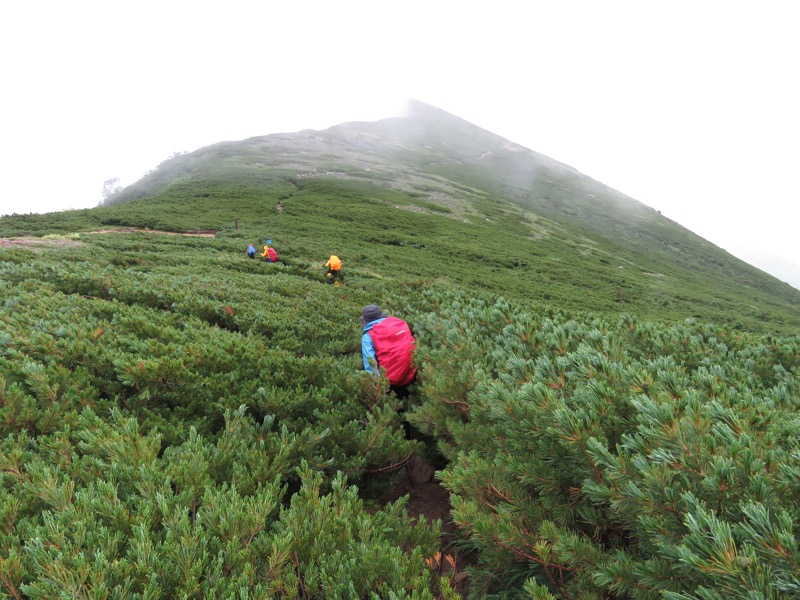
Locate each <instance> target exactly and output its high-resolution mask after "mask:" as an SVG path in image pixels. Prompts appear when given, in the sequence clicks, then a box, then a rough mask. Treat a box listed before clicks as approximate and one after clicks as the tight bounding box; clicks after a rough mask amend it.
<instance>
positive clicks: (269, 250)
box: [267, 248, 278, 262]
mask: <svg viewBox="0 0 800 600" xmlns="http://www.w3.org/2000/svg"><path fill="white" fill-rule="evenodd" d="M267 254H268V255H269V259H270V260H271V261H272V262H278V253H277V252H275V249H274V248H267Z"/></svg>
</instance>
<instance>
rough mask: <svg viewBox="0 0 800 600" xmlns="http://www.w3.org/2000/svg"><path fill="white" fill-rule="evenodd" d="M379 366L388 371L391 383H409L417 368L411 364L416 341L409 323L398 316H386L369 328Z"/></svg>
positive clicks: (412, 379) (387, 375) (387, 374)
mask: <svg viewBox="0 0 800 600" xmlns="http://www.w3.org/2000/svg"><path fill="white" fill-rule="evenodd" d="M368 333H369V337H371V338H372V345H373V346H375V357H376V358H377V362H378V367H379V368H382V369H384V370H385V371H386V377H387V378H388V379H389V383H390V384H391V385H408V384H409V383H411V382H412V381H414V376H415V375H416V374H417V370H416V369H415V368H414V367H413V366H412V365H411V356H412V355H413V353H414V348H415V346H416V342H415V341H414V336H412V335H411V330H410V329H409V327H408V323H406V322H405V321H403V320H401V319H398V318H396V317H386V318H385V319H384V320H383V321H381V322H380V323H375V324H374V325H373V326H372V329H370V330H369V332H368Z"/></svg>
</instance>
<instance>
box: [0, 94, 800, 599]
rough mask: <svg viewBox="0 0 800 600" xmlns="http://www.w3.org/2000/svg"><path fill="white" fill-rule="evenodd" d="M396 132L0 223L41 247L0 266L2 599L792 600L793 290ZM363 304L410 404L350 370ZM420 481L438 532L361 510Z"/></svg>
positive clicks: (182, 166)
mask: <svg viewBox="0 0 800 600" xmlns="http://www.w3.org/2000/svg"><path fill="white" fill-rule="evenodd" d="M417 110H418V113H417V114H416V116H412V117H410V118H408V119H390V120H387V121H381V122H378V123H371V124H367V123H356V124H346V125H342V126H340V127H335V128H332V129H330V130H327V131H324V132H301V133H297V134H285V135H276V136H267V137H262V138H253V139H250V140H245V141H242V142H231V143H222V144H217V145H215V146H211V147H208V148H204V149H201V150H198V151H197V152H194V153H191V154H187V155H182V156H177V157H174V158H173V159H170V160H169V161H167V162H165V163H164V164H162V165H160V166H159V168H158V169H157V170H156V171H154V172H153V173H151V174H150V175H148V176H147V177H145V178H144V179H143V180H142V181H141V182H139V183H138V184H137V185H135V186H132V187H131V188H128V189H127V190H125V191H124V192H123V193H122V194H120V195H119V196H118V197H116V198H115V199H114V201H113V202H111V203H109V204H108V205H107V206H103V207H99V208H96V209H92V210H83V211H70V212H66V213H57V214H50V215H17V216H12V217H7V218H3V219H2V220H0V236H21V235H27V236H33V237H31V239H29V240H20V239H15V240H12V239H0V303H1V304H0V306H2V310H1V311H0V595H3V596H8V597H13V598H55V597H66V596H69V597H76V598H82V597H96V598H109V597H113V598H145V597H147V598H181V597H186V598H211V597H217V598H233V597H247V598H254V599H262V598H263V599H272V598H297V597H325V598H389V597H393V598H398V599H400V598H422V599H429V598H430V599H433V598H453V599H456V598H458V597H459V596H460V595H461V596H468V597H471V598H520V597H527V598H536V599H545V598H554V597H555V598H578V597H581V598H613V599H619V600H623V599H628V598H630V599H634V598H635V599H643V600H644V599H646V600H650V599H653V600H655V599H656V598H664V597H670V598H699V597H703V598H709V599H712V598H713V599H714V600H723V599H724V598H734V597H763V598H768V597H791V596H793V595H796V594H797V591H798V590H800V579H798V576H797V569H796V565H797V564H800V546H798V544H797V539H800V537H798V534H800V532H798V527H797V523H800V509H798V505H797V502H796V498H797V497H798V494H800V483H798V482H800V477H798V474H799V473H800V417H798V415H800V378H799V377H798V374H800V338H798V337H797V335H796V331H797V330H798V329H797V326H798V316H797V310H796V308H797V303H798V293H797V292H796V291H794V290H793V289H792V288H790V287H788V286H786V285H784V284H781V283H779V282H777V281H776V280H774V279H773V278H771V277H769V276H766V275H764V274H763V273H761V272H759V271H757V270H756V269H752V268H750V267H748V266H747V265H744V264H743V263H741V262H740V261H737V260H735V259H733V258H732V257H730V256H728V255H727V254H726V253H724V252H721V251H720V250H719V249H716V248H714V247H713V246H711V245H710V244H708V243H707V242H705V241H703V240H701V239H699V238H697V237H696V236H694V235H693V234H691V233H690V232H688V231H686V230H685V229H683V228H681V227H679V226H677V225H676V224H674V223H672V222H670V221H668V220H666V219H663V218H662V217H661V216H660V215H658V214H657V213H656V212H655V211H652V210H650V209H648V208H646V207H644V206H642V205H641V204H639V203H636V202H635V201H633V200H631V199H629V198H626V197H624V196H620V195H619V194H617V193H615V192H614V191H613V190H609V189H607V188H605V187H603V186H601V185H600V184H597V183H596V182H592V181H591V180H589V179H587V178H585V177H583V176H581V175H580V174H578V173H576V172H575V171H573V170H571V169H569V168H568V167H565V166H563V165H560V164H558V163H556V162H554V161H552V160H550V159H547V158H545V157H541V156H539V155H536V154H535V153H533V152H530V151H528V150H525V149H523V148H520V147H518V146H515V145H513V144H511V143H509V142H507V141H505V140H501V139H500V138H497V137H496V136H493V135H491V134H490V133H488V132H485V131H482V130H480V129H477V128H474V127H473V126H471V125H469V124H468V123H465V122H464V121H462V120H460V119H456V118H455V117H451V116H449V115H444V114H442V113H440V112H439V111H436V110H434V109H430V108H429V107H423V106H417ZM419 111H421V112H419ZM278 207H281V208H282V210H280V211H279V210H278ZM137 227H138V228H150V229H149V230H147V231H134V230H133V228H137ZM196 230H215V232H216V234H215V235H214V236H212V237H200V236H192V235H167V234H166V232H190V231H196ZM267 237H268V238H271V239H272V240H273V241H274V246H275V247H276V249H277V250H278V252H279V254H280V258H281V261H280V262H279V263H277V264H268V263H264V262H261V261H259V260H250V259H247V258H246V257H245V255H244V250H245V246H246V244H247V243H248V242H255V243H257V244H258V245H260V242H261V241H262V240H264V238H267ZM331 253H336V254H338V255H340V256H341V257H342V258H343V259H344V262H345V267H344V274H345V282H346V285H345V286H342V287H332V286H330V285H325V277H324V270H323V268H322V263H323V262H325V260H326V259H327V258H328V256H329V255H330V254H331ZM372 302H377V303H379V304H380V305H381V306H382V307H383V309H384V311H385V312H387V313H389V314H394V315H397V316H400V317H402V318H404V319H406V320H408V321H409V322H410V323H411V324H412V326H413V329H414V332H415V335H416V337H417V351H416V353H415V361H416V363H417V366H418V368H419V377H418V380H417V382H416V383H415V385H414V386H413V388H412V393H411V396H410V398H409V399H408V400H407V401H401V400H399V399H398V398H396V397H395V396H394V395H393V394H391V393H389V392H388V390H387V389H386V387H385V385H384V382H383V381H382V380H375V379H373V378H372V377H370V376H369V375H367V374H365V373H364V371H363V366H362V363H361V355H360V334H361V330H360V324H359V321H358V319H357V316H358V314H359V311H360V309H361V307H362V306H363V305H365V304H367V303H372ZM404 419H405V420H406V421H407V422H408V423H409V424H410V426H411V427H412V428H413V429H412V433H413V435H412V436H411V437H410V439H409V438H407V437H406V436H405V435H404V428H403V420H404ZM421 458H424V459H426V461H428V462H430V463H432V464H434V465H435V466H436V467H437V469H438V474H437V481H440V482H441V484H442V486H443V488H444V489H445V490H446V491H447V492H448V494H449V497H448V503H449V504H448V506H447V507H446V508H445V509H443V510H442V511H440V513H439V514H444V515H445V523H441V522H438V521H431V520H426V519H420V520H416V519H414V518H412V516H411V514H410V513H409V511H408V510H407V508H408V506H409V504H408V503H409V499H408V498H407V497H404V498H401V499H400V500H398V501H392V502H385V501H384V500H383V499H384V498H385V497H386V495H385V494H386V493H387V490H391V489H393V486H394V484H395V483H396V482H397V481H398V479H400V478H401V477H402V475H403V474H404V473H405V470H404V468H405V467H406V466H407V465H409V464H412V463H413V462H415V461H417V460H418V459H421ZM443 527H444V529H445V530H446V531H447V532H449V533H448V535H444V536H443V535H442V534H441V532H442V528H443Z"/></svg>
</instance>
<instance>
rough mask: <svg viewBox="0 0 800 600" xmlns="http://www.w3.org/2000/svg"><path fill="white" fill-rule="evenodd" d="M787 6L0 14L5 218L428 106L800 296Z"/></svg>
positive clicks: (170, 3) (326, 6) (104, 5)
mask: <svg viewBox="0 0 800 600" xmlns="http://www.w3.org/2000/svg"><path fill="white" fill-rule="evenodd" d="M798 13H800V8H797V6H796V3H795V2H793V1H792V0H785V1H774V0H759V1H757V2H756V1H753V2H740V1H737V0H726V1H718V0H691V1H686V0H672V1H669V2H666V1H662V2H656V1H649V0H631V1H615V0H605V1H602V2H600V1H597V0H549V1H539V0H532V1H526V0H492V1H483V2H473V1H470V0H461V1H451V0H427V1H419V0H403V1H400V2H397V1H394V0H370V1H366V0H365V1H355V0H337V1H335V2H334V1H330V0H319V1H309V0H291V1H289V0H286V1H278V0H261V1H256V0H251V1H241V0H226V1H225V2H221V1H215V2H207V1H205V0H194V1H183V0H158V1H153V0H137V1H127V0H117V1H114V0H104V1H92V2H89V1H82V0H72V1H70V2H66V1H62V0H44V1H37V0H26V1H24V2H21V1H20V2H4V3H2V4H1V5H0V56H1V57H2V58H0V65H1V71H0V77H2V79H1V80H0V81H1V82H2V88H0V135H2V139H1V140H0V148H1V149H0V181H2V187H0V214H10V213H14V212H19V213H25V212H50V211H56V210H63V209H68V208H83V207H91V206H95V205H97V203H98V202H99V201H100V200H101V198H102V195H101V194H102V187H103V182H104V181H105V180H107V179H110V178H112V177H119V178H120V180H121V182H122V184H123V185H126V184H129V183H133V182H134V181H136V180H137V179H138V178H139V177H141V176H142V175H143V174H144V173H145V172H146V171H148V170H150V169H152V168H154V167H156V166H157V165H158V163H160V162H161V161H162V160H164V159H166V158H168V157H169V156H170V155H171V154H172V153H173V152H176V151H192V150H196V149H198V148H200V147H203V146H207V145H210V144H214V143H216V142H220V141H225V140H239V139H245V138H248V137H252V136H257V135H266V134H269V133H278V132H290V131H299V130H302V129H308V128H313V129H323V128H327V127H330V126H332V125H336V124H338V123H342V122H345V121H354V120H358V121H373V120H377V119H381V118H385V117H389V116H393V115H394V114H396V112H397V110H398V108H399V106H401V105H402V103H403V102H404V101H405V100H406V99H408V98H416V99H418V100H421V101H423V102H427V103H429V104H432V105H434V106H436V107H438V108H441V109H443V110H445V111H447V112H449V113H452V114H454V115H456V116H459V117H461V118H463V119H465V120H467V121H469V122H471V123H473V124H475V125H478V126H480V127H482V128H484V129H487V130H489V131H492V132H494V133H496V134H498V135H501V136H503V137H505V138H508V139H509V140H511V141H514V142H516V143H519V144H521V145H523V146H525V147H527V148H530V149H532V150H535V151H537V152H540V153H543V154H546V155H548V156H550V157H552V158H554V159H556V160H559V161H561V162H564V163H566V164H568V165H571V166H573V167H575V168H576V169H578V170H579V171H581V172H583V173H585V174H587V175H589V176H591V177H593V178H595V179H597V180H599V181H601V182H603V183H605V184H607V185H609V186H611V187H613V188H615V189H617V190H619V191H621V192H623V193H625V194H628V195H629V196H632V197H633V198H636V199H637V200H639V201H641V202H643V203H644V204H647V205H648V206H651V207H653V208H655V209H658V210H660V211H661V212H662V214H663V215H665V216H667V217H669V218H671V219H673V220H675V221H677V222H679V223H680V224H682V225H684V226H685V227H687V228H689V229H691V230H692V231H694V232H695V233H697V234H699V235H701V236H702V237H704V238H706V239H708V240H709V241H711V242H713V243H715V244H716V245H718V246H721V247H722V248H725V249H726V250H728V251H729V252H731V253H732V254H735V255H736V256H739V257H740V258H742V259H744V260H746V261H747V262H750V263H751V264H754V265H756V266H758V267H760V268H762V269H764V270H767V271H768V272H771V273H772V274H774V275H776V276H778V277H779V278H780V279H782V280H784V281H788V282H790V283H792V284H793V285H795V286H796V287H800V266H799V265H800V243H798V236H797V234H796V229H797V227H798V222H800V219H798V217H800V208H799V207H800V202H798V200H800V198H799V197H798V196H799V194H798V191H797V187H796V186H795V179H796V177H797V175H798V173H799V172H800V171H799V167H800V117H798V111H800V75H799V74H800V68H798V61H799V60H800V34H798V23H800V21H798V17H797V14H798Z"/></svg>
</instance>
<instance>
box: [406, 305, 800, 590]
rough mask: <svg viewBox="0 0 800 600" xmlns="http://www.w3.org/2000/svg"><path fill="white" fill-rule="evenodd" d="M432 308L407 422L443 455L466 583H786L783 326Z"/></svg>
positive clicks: (791, 496) (791, 495)
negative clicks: (756, 337)
mask: <svg viewBox="0 0 800 600" xmlns="http://www.w3.org/2000/svg"><path fill="white" fill-rule="evenodd" d="M441 314H442V315H443V316H436V315H430V316H429V317H428V318H427V319H426V321H425V323H424V331H425V336H426V343H425V344H424V345H422V347H421V348H420V350H419V356H418V360H420V361H421V362H422V364H423V365H424V364H432V363H434V362H435V363H436V364H437V365H441V367H440V368H437V369H436V370H435V371H433V370H432V371H428V372H427V373H426V376H425V378H424V379H423V383H422V397H423V402H422V404H421V405H420V406H419V407H417V408H416V409H415V410H414V411H413V414H412V415H411V416H410V417H409V419H410V420H411V421H412V422H413V423H415V425H416V426H417V427H418V428H420V429H422V430H423V431H425V432H428V433H430V434H432V435H435V436H436V437H437V438H438V439H439V440H440V444H441V447H442V449H443V452H445V454H446V455H447V456H448V457H449V458H450V459H451V463H450V464H449V466H448V467H447V468H446V469H445V470H444V473H443V474H442V479H443V482H444V485H445V486H446V487H447V488H448V489H449V490H450V492H451V494H452V495H451V503H452V507H453V511H452V515H453V519H454V521H455V522H456V524H457V525H458V527H459V529H460V531H461V532H462V534H463V536H464V537H465V544H466V545H467V547H469V548H471V549H472V551H473V552H474V556H475V558H476V560H477V564H476V565H475V567H474V568H472V569H471V571H470V572H471V575H472V577H471V580H470V582H471V593H472V594H474V595H475V596H476V597H478V596H483V595H487V596H488V595H493V594H497V595H500V596H503V595H505V594H507V593H508V592H509V590H510V589H514V588H515V587H519V588H522V587H524V589H526V590H528V592H529V593H530V594H531V597H536V598H549V597H557V598H561V597H563V598H567V597H570V598H574V597H581V598H605V597H610V596H614V597H629V598H653V599H655V598H672V599H676V600H677V599H679V598H680V599H688V598H714V599H716V598H720V599H721V598H734V597H738V598H744V597H762V598H778V597H789V596H791V595H794V594H797V593H798V591H799V590H800V587H798V584H799V583H800V579H799V578H798V576H797V569H796V568H795V566H794V565H796V564H797V560H798V559H800V548H799V547H798V544H797V543H796V541H795V537H796V533H797V532H796V528H795V527H794V525H793V523H796V522H798V518H800V513H798V509H797V503H796V502H795V498H796V494H797V491H798V489H797V483H796V482H797V478H796V476H795V475H796V473H797V472H800V471H798V469H800V464H799V463H798V460H800V447H799V446H798V444H800V442H798V440H800V436H799V435H798V434H800V429H799V428H800V419H798V418H797V417H796V415H797V411H798V404H799V402H798V395H797V392H798V390H800V382H798V380H797V377H796V373H797V366H798V353H797V352H796V350H797V349H798V348H799V347H800V346H799V345H798V340H797V339H796V338H794V339H785V340H781V341H778V340H774V341H773V342H772V343H771V344H770V346H766V345H764V344H759V343H747V342H743V340H741V339H740V338H739V337H738V336H735V335H732V334H730V333H727V332H726V331H724V330H722V329H714V328H712V327H708V326H699V325H697V324H695V323H693V322H686V323H683V324H679V325H676V326H672V327H668V326H663V325H661V326H658V325H654V324H652V323H639V322H638V321H637V320H636V319H635V318H633V317H630V316H625V317H623V318H621V319H619V320H618V321H617V322H614V321H603V320H597V319H594V320H592V321H577V320H573V319H569V318H564V317H560V316H558V315H546V314H538V315H537V314H535V313H530V312H527V313H521V314H515V313H513V311H509V310H508V306H507V303H506V302H505V301H502V300H498V301H497V302H495V303H494V304H489V303H484V302H481V301H479V300H471V301H466V302H460V303H458V304H455V303H454V304H452V305H450V306H447V307H443V308H442V310H441ZM791 348H793V349H794V350H790V349H791ZM445 356H450V357H451V360H450V361H448V362H445V361H444V360H443V358H444V357H445ZM757 365H758V367H757V368H758V369H759V370H760V371H761V372H763V373H764V376H761V377H759V376H754V369H755V368H756V366H757Z"/></svg>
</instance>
